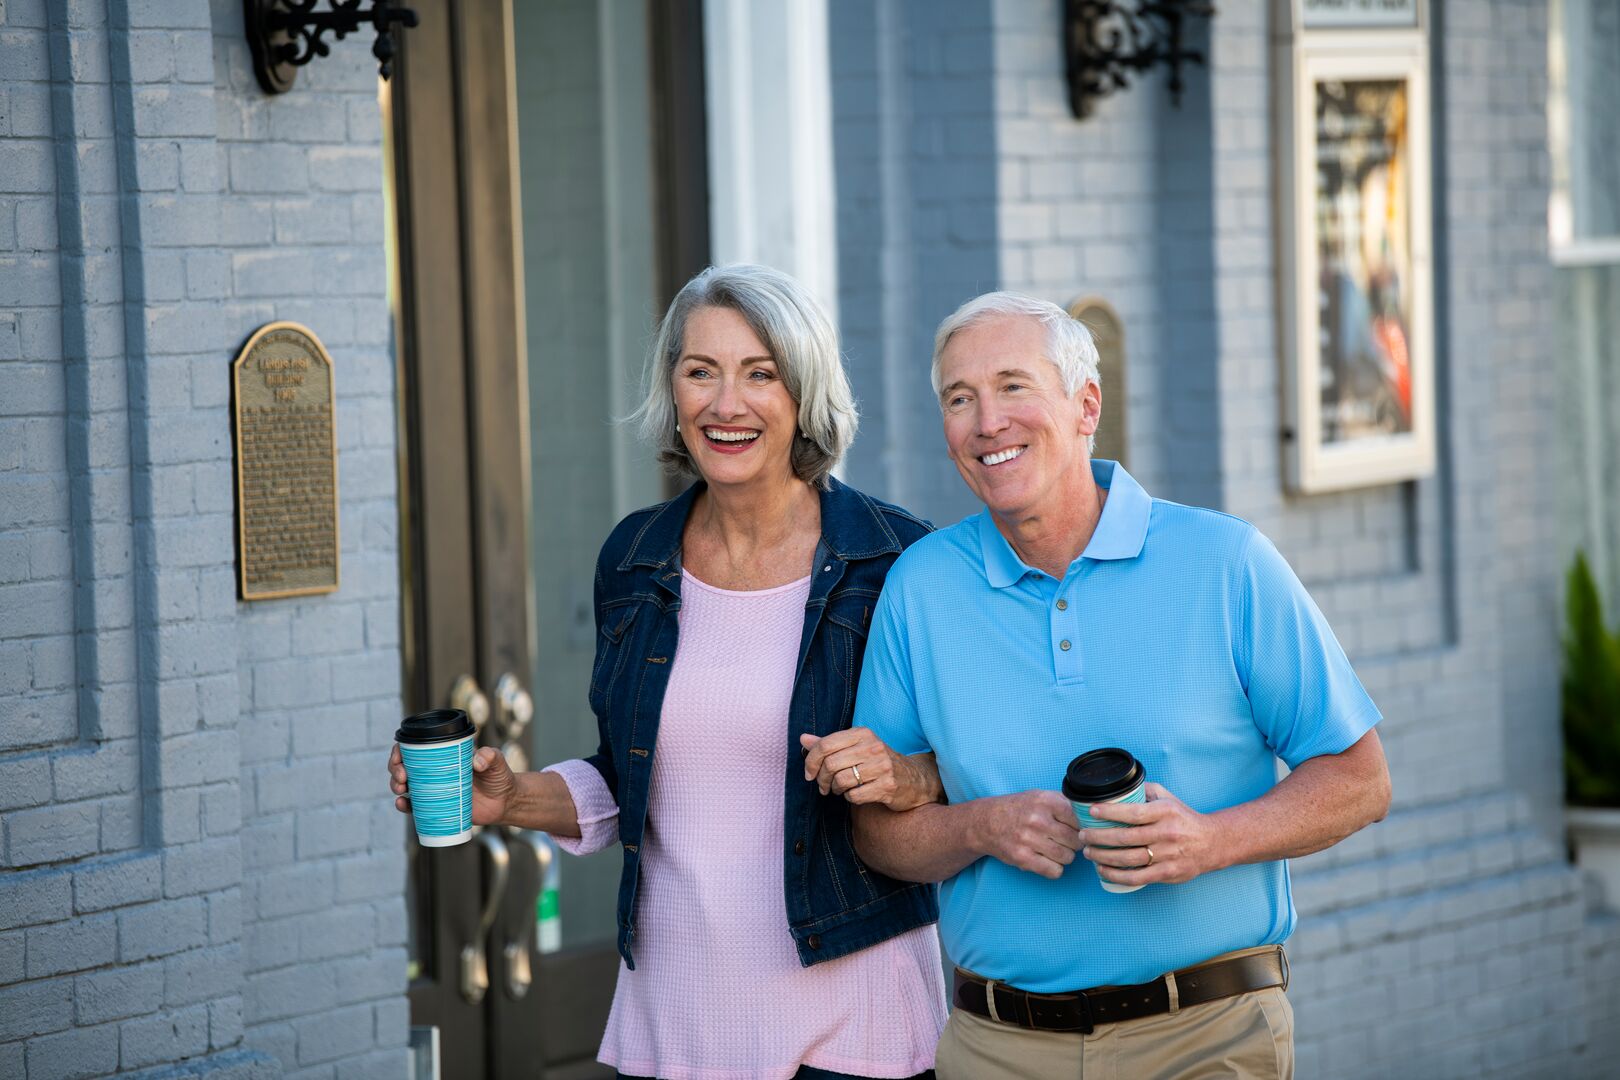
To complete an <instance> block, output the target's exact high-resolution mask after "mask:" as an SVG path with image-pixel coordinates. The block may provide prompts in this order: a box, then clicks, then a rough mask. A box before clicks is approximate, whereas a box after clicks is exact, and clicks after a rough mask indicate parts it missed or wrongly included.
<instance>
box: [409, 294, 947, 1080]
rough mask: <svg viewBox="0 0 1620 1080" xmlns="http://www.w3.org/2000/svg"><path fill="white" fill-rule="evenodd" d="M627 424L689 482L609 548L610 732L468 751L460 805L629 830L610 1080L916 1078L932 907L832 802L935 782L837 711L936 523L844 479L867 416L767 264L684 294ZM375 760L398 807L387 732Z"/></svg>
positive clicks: (927, 1000) (637, 516) (601, 587)
mask: <svg viewBox="0 0 1620 1080" xmlns="http://www.w3.org/2000/svg"><path fill="white" fill-rule="evenodd" d="M638 417H639V420H640V423H641V429H642V433H643V435H644V436H645V437H646V438H647V439H649V440H650V441H651V442H653V443H654V444H655V445H656V446H657V447H658V449H659V457H660V459H661V460H662V461H663V462H665V463H666V465H668V466H670V467H672V468H674V469H675V470H677V471H679V472H680V473H682V474H684V475H686V476H691V477H695V478H696V483H694V484H693V485H692V486H691V487H689V488H688V489H687V490H686V491H685V492H684V493H683V494H682V495H680V496H679V497H677V498H675V499H673V500H671V501H670V502H667V503H663V504H661V505H659V506H654V507H649V508H648V509H646V510H641V511H638V512H636V513H634V514H631V515H630V516H629V517H628V518H626V519H625V520H624V521H622V522H621V523H620V524H619V525H618V527H616V528H615V529H614V530H613V532H612V534H611V535H610V536H609V537H608V539H607V543H606V544H604V545H603V547H602V553H601V556H600V558H599V559H598V561H597V568H596V622H597V628H598V636H597V648H596V661H595V665H594V668H593V671H592V675H591V686H590V700H591V707H592V708H593V709H594V710H595V712H596V715H597V720H598V724H599V728H600V731H601V746H600V748H599V749H598V751H597V752H596V754H595V755H593V756H592V757H590V758H587V759H585V760H583V761H565V762H562V763H560V764H558V765H554V766H552V767H551V768H549V769H547V770H545V771H543V772H539V773H523V774H521V775H519V774H514V773H513V772H512V771H511V770H510V769H509V768H508V767H507V765H506V763H505V761H504V760H503V759H502V758H501V756H500V755H499V754H498V753H497V752H496V751H495V750H494V749H492V748H484V749H482V750H480V751H478V754H477V756H476V758H475V760H474V765H473V767H474V769H475V776H476V780H475V787H476V791H475V796H474V803H473V820H474V821H475V822H480V823H483V824H495V823H499V824H505V825H515V826H520V827H523V828H530V829H542V830H545V831H546V832H549V833H551V834H552V835H553V836H555V837H557V838H558V839H559V841H560V842H561V843H562V845H563V847H564V848H565V849H567V850H569V851H572V852H574V853H577V854H588V853H590V852H593V851H597V850H600V849H601V848H604V847H606V846H608V845H609V844H611V843H614V842H615V841H616V842H618V843H619V844H621V845H622V846H623V849H624V871H623V876H622V878H621V881H620V885H619V898H618V909H619V910H618V916H619V918H618V926H619V940H618V945H619V952H620V955H621V956H622V958H623V964H622V967H621V969H620V972H619V981H618V988H617V990H616V992H615V994H614V999H613V1011H612V1014H611V1016H610V1018H609V1020H608V1026H607V1032H606V1034H605V1035H604V1037H603V1040H602V1049H601V1053H600V1055H599V1058H600V1060H601V1061H603V1062H604V1063H606V1064H609V1065H612V1066H614V1067H615V1068H616V1069H618V1070H619V1073H620V1075H621V1076H657V1077H666V1078H670V1080H688V1078H693V1080H698V1078H713V1080H731V1078H740V1077H764V1078H775V1080H787V1078H789V1077H795V1076H799V1077H825V1076H866V1077H909V1076H912V1075H914V1074H918V1073H923V1072H924V1071H925V1070H928V1069H930V1068H931V1066H932V1064H933V1054H934V1044H935V1042H936V1041H937V1039H938V1036H939V1032H940V1029H941V1027H942V1026H943V1024H944V1018H945V1003H944V997H943V982H942V977H941V973H940V967H939V953H938V945H937V942H936V937H935V935H934V932H933V931H932V930H931V929H930V927H929V924H930V923H932V922H934V921H935V919H936V918H937V916H938V909H937V904H936V900H935V897H934V893H933V892H932V890H931V889H930V888H929V887H926V886H919V885H911V884H905V883H902V882H899V881H894V880H892V879H890V878H887V877H884V876H883V875H882V874H879V873H877V872H876V871H875V870H873V869H871V868H870V867H868V866H866V865H865V864H864V863H862V862H861V860H860V858H859V857H858V856H857V855H856V854H855V849H854V845H853V842H852V839H851V833H850V823H849V802H882V803H886V804H888V805H889V806H891V807H893V808H895V809H908V808H910V807H913V806H917V805H920V804H922V803H925V802H930V801H933V800H935V799H936V798H938V797H939V792H940V785H939V781H938V776H937V773H935V772H933V771H932V768H931V760H928V759H910V758H903V757H900V756H898V755H895V754H893V753H891V752H890V751H889V750H888V749H887V748H886V747H885V746H884V745H883V744H882V743H881V742H879V741H878V740H877V739H876V738H875V737H874V736H872V735H871V733H870V732H868V731H865V730H864V729H850V727H849V724H850V716H851V713H852V711H853V706H854V700H855V686H856V683H857V681H858V680H859V677H860V668H861V658H862V653H863V650H864V647H865V643H866V628H867V623H868V621H869V619H870V616H871V613H872V609H873V607H874V606H875V604H876V602H877V597H878V593H879V591H880V590H881V589H882V586H883V578H884V575H885V574H886V573H887V572H888V569H889V567H890V565H891V564H892V563H893V562H894V560H895V558H896V557H897V556H899V554H900V552H901V550H902V549H903V548H905V547H906V546H907V545H909V544H910V543H911V542H912V541H914V540H916V539H917V538H919V537H920V536H922V535H923V534H924V533H925V532H926V531H927V529H928V527H927V525H925V524H924V523H923V522H921V521H919V520H917V519H916V518H914V517H912V516H911V515H910V514H908V513H906V512H905V511H904V510H901V509H899V508H897V507H893V506H889V505H886V504H884V503H881V502H878V501H877V500H875V499H872V498H870V497H868V496H866V495H863V494H862V493H860V492H858V491H855V490H854V489H852V488H849V487H846V486H845V485H844V484H842V483H840V482H839V481H837V480H836V479H834V478H833V476H832V469H833V467H834V466H835V465H836V464H837V463H838V461H839V459H840V458H841V457H842V456H843V454H844V451H845V450H846V449H847V448H848V446H849V444H850V441H851V440H852V439H853V437H854V434H855V426H856V415H855V406H854V401H853V398H852V396H851V394H850V389H849V384H848V381H847V380H846V378H845V375H844V370H843V367H842V364H841V363H840V360H839V355H838V341H837V336H836V334H835V333H834V330H833V327H832V325H831V322H830V321H829V320H828V318H827V316H826V314H825V313H824V312H823V311H822V309H821V308H820V306H819V305H818V304H817V303H816V302H815V301H814V300H813V299H812V298H811V297H810V296H809V295H808V294H807V293H806V292H805V290H804V289H803V288H802V287H801V286H799V285H798V284H797V283H796V282H794V281H793V280H792V279H791V278H788V277H787V276H785V275H783V274H781V273H778V272H776V271H774V270H769V269H766V268H764V267H758V266H730V267H722V268H717V269H710V270H706V271H704V272H703V273H702V274H699V275H698V276H697V277H695V278H693V279H692V280H691V281H690V282H688V283H687V285H686V286H685V288H683V289H682V290H681V292H680V294H679V295H678V296H676V298H675V300H674V302H673V303H672V304H671V305H670V309H669V311H668V313H667V314H666V315H665V317H664V320H663V323H662V325H661V327H660V330H659V334H658V338H657V343H656V344H655V346H654V351H653V354H652V357H651V360H650V363H649V379H648V396H647V399H646V401H645V403H644V404H643V406H642V408H641V409H640V410H639V413H638ZM390 771H391V773H392V782H393V789H394V791H395V792H396V793H397V794H399V795H401V796H404V795H405V793H406V785H405V773H404V769H403V768H402V767H401V766H400V765H399V762H398V749H397V748H396V749H395V752H394V756H393V757H392V758H391V759H390ZM839 796H842V797H839ZM846 800H847V801H846ZM399 806H400V808H401V809H402V810H403V809H407V808H408V801H407V800H406V799H405V798H403V797H402V798H401V799H400V800H399ZM568 838H575V839H568Z"/></svg>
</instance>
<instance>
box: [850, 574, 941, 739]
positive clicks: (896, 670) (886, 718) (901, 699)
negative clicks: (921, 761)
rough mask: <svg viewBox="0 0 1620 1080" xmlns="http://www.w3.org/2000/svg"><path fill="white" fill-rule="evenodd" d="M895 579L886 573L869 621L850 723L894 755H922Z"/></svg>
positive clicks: (918, 719) (920, 737)
mask: <svg viewBox="0 0 1620 1080" xmlns="http://www.w3.org/2000/svg"><path fill="white" fill-rule="evenodd" d="M896 576H897V575H896V574H895V573H894V572H893V571H891V572H890V574H889V580H888V582H887V583H885V584H884V586H883V593H882V595H880V596H879V597H878V602H877V610H876V612H875V613H874V614H873V616H872V631H871V634H870V635H869V636H868V637H867V639H866V659H865V660H864V661H862V664H861V682H860V687H859V689H858V691H857V693H856V697H855V724H856V725H857V726H860V727H867V728H870V729H871V730H872V732H873V733H874V734H875V735H877V737H878V738H880V739H882V740H883V741H884V742H885V743H887V744H888V746H889V748H890V749H891V750H893V751H894V752H895V753H898V754H921V753H925V752H927V751H928V749H929V746H928V740H927V738H926V736H924V734H923V730H922V718H921V717H920V716H918V714H917V695H916V692H915V685H914V683H913V677H912V671H911V650H910V648H909V642H908V641H907V636H906V626H905V620H904V617H903V612H902V610H901V609H902V604H901V602H900V598H899V595H898V594H899V591H900V590H899V588H898V585H899V582H897V581H896Z"/></svg>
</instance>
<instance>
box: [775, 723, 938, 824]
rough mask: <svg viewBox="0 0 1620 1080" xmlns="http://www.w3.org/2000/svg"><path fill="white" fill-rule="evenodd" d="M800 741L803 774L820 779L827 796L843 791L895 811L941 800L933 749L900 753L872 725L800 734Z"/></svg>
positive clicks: (852, 799) (818, 783) (851, 797)
mask: <svg viewBox="0 0 1620 1080" xmlns="http://www.w3.org/2000/svg"><path fill="white" fill-rule="evenodd" d="M799 745H801V746H803V747H804V749H805V751H806V753H805V759H804V778H805V779H806V780H813V781H815V783H816V786H817V787H818V788H820V789H821V793H822V794H823V795H826V794H829V793H833V794H838V795H842V796H843V797H844V798H846V799H848V800H849V801H850V802H852V803H854V804H856V805H862V804H866V803H878V804H881V805H883V806H887V807H888V808H889V809H891V810H896V811H900V810H910V809H912V808H914V807H918V806H923V805H926V804H927V803H931V802H939V801H940V798H941V796H942V795H943V788H942V787H941V786H940V782H939V770H938V769H936V768H935V767H934V755H933V754H918V755H915V756H914V757H913V756H907V755H904V754H897V753H895V752H894V751H893V750H890V749H889V747H888V745H887V744H885V743H884V741H883V740H882V739H880V738H878V737H877V736H876V735H874V734H873V733H872V731H871V729H869V728H864V727H852V728H847V729H845V730H844V731H835V732H833V733H832V734H831V735H826V736H819V737H818V736H815V735H800V736H799ZM857 773H859V779H857V777H856V774H857Z"/></svg>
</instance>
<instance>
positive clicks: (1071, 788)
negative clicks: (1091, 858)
mask: <svg viewBox="0 0 1620 1080" xmlns="http://www.w3.org/2000/svg"><path fill="white" fill-rule="evenodd" d="M1146 783H1147V770H1145V769H1143V768H1142V763H1141V762H1140V761H1137V760H1136V758H1135V757H1134V756H1132V754H1131V752H1130V751H1129V750H1121V749H1120V748H1119V747H1117V746H1105V747H1103V748H1102V749H1101V750H1091V751H1088V752H1086V753H1084V754H1081V755H1080V756H1079V757H1077V758H1075V759H1074V760H1073V761H1071V762H1069V769H1068V771H1067V772H1066V773H1064V775H1063V797H1064V798H1066V799H1068V800H1069V802H1071V803H1073V804H1074V816H1075V817H1077V818H1079V819H1080V827H1081V828H1082V829H1119V828H1123V827H1124V826H1122V825H1121V824H1120V823H1119V822H1117V821H1104V820H1102V819H1101V818H1094V817H1092V816H1091V808H1092V807H1093V806H1095V805H1096V804H1097V803H1139V802H1146V801H1147V794H1146V792H1144V791H1143V790H1142V786H1143V785H1144V784H1146ZM1097 883H1098V884H1100V885H1101V886H1102V887H1103V890H1104V891H1105V892H1111V893H1131V892H1135V891H1136V890H1137V889H1140V888H1142V886H1140V885H1116V884H1114V883H1113V882H1112V881H1109V880H1107V879H1106V878H1104V877H1103V876H1102V875H1101V874H1099V875H1097Z"/></svg>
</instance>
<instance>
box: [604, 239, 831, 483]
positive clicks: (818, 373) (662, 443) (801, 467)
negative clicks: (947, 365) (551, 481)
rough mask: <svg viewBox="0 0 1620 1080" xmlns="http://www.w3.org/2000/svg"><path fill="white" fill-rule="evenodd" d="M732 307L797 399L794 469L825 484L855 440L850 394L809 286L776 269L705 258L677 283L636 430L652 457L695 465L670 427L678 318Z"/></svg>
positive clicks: (680, 469) (650, 361) (651, 360)
mask: <svg viewBox="0 0 1620 1080" xmlns="http://www.w3.org/2000/svg"><path fill="white" fill-rule="evenodd" d="M706 307H720V308H727V309H729V310H731V311H735V312H736V313H737V314H738V315H741V316H742V318H743V321H744V322H746V323H747V324H748V325H749V327H751V328H752V329H753V331H754V333H755V334H757V335H759V340H760V341H762V342H764V343H765V347H766V348H767V349H769V350H770V354H771V359H772V360H775V361H776V373H777V376H778V377H779V378H780V379H781V380H782V385H783V387H785V388H786V390H787V392H788V394H789V395H790V396H791V397H792V398H793V400H794V402H795V403H796V404H797V405H798V406H799V430H798V432H797V433H796V435H795V437H794V439H793V451H792V465H793V472H794V475H796V476H798V477H799V479H801V480H803V481H805V482H806V483H808V484H810V485H811V486H812V487H817V488H825V487H827V486H828V477H829V476H831V475H832V471H833V469H834V467H836V466H837V464H838V463H839V462H840V461H842V460H843V457H844V453H845V451H847V450H848V449H849V445H850V443H852V442H854V441H855V429H856V428H857V427H858V426H859V422H860V421H859V416H858V414H857V413H856V410H855V395H854V394H853V393H852V392H851V391H850V388H849V377H848V376H847V375H846V374H845V373H844V362H843V358H842V357H840V356H839V353H838V331H837V330H835V329H834V328H833V324H832V320H831V319H830V318H828V316H827V312H826V309H824V308H823V307H822V306H821V304H820V303H818V302H817V301H816V298H815V297H813V296H811V295H810V293H809V291H808V290H806V289H805V287H804V286H803V285H800V284H799V283H798V282H797V281H794V280H793V279H792V278H791V277H789V276H788V275H786V274H784V273H782V272H781V271H780V270H773V269H771V268H770V267H768V266H755V265H751V264H747V263H737V264H733V265H731V266H711V267H709V268H708V269H707V270H705V271H703V272H702V273H701V274H699V275H697V276H696V277H694V278H693V279H692V280H691V281H688V282H687V283H686V284H685V285H684V286H682V288H681V291H680V292H678V293H676V294H675V299H674V300H673V301H671V302H670V305H669V310H668V311H667V312H665V313H664V318H663V321H662V322H661V323H659V325H658V338H657V340H656V341H654V342H653V347H652V352H651V353H650V354H649V355H648V357H647V373H646V382H647V387H646V390H647V396H646V399H645V400H643V401H642V403H641V407H640V408H638V409H637V410H636V411H635V412H634V413H633V414H631V417H630V418H631V419H632V420H634V421H635V422H636V424H637V426H638V428H639V430H640V432H641V436H642V438H644V439H646V440H647V442H648V443H649V444H650V445H651V446H652V447H653V448H654V449H656V450H657V451H658V460H659V461H660V462H662V463H663V464H664V465H665V466H666V467H667V468H669V469H670V470H671V471H672V472H675V473H676V474H678V475H680V476H684V477H694V476H696V475H697V466H696V465H695V464H694V463H693V461H692V456H691V455H690V454H689V453H687V450H686V444H685V443H683V442H682V441H681V436H680V433H679V432H678V431H676V430H675V422H676V414H675V392H674V387H673V385H672V384H673V380H674V371H675V365H676V364H677V363H679V361H680V358H681V354H682V351H683V349H684V347H685V342H686V324H687V323H688V322H689V321H690V320H691V318H692V313H693V312H695V311H697V310H699V309H700V308H706Z"/></svg>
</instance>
